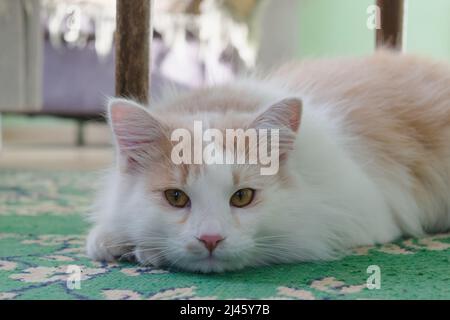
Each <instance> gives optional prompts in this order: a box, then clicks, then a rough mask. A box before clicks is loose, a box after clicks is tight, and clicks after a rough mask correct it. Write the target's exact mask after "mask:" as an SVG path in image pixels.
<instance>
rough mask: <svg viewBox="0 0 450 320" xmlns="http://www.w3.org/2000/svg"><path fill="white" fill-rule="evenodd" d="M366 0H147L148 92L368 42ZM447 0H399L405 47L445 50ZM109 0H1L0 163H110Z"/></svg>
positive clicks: (440, 54)
mask: <svg viewBox="0 0 450 320" xmlns="http://www.w3.org/2000/svg"><path fill="white" fill-rule="evenodd" d="M374 2H375V1H374V0H155V1H154V8H153V9H154V10H153V28H154V32H153V43H152V48H151V70H152V72H151V90H150V91H151V97H152V99H157V98H158V97H160V96H161V95H162V94H163V91H164V88H165V87H167V86H171V87H176V88H177V87H179V88H187V89H190V88H196V87H200V86H203V85H208V84H211V83H220V82H224V81H229V80H231V79H233V77H235V76H236V75H237V74H238V73H240V72H245V71H248V70H253V69H254V68H255V66H258V69H263V70H264V69H266V70H267V69H271V68H273V67H274V66H276V65H278V64H280V63H282V62H283V61H286V60H290V59H301V58H304V57H321V56H328V57H330V56H338V55H361V54H365V53H370V52H372V51H373V50H374V47H375V34H374V30H371V29H370V28H369V27H368V26H367V20H368V19H369V15H370V12H368V8H369V7H370V6H371V5H373V4H374ZM449 18H450V1H449V0H428V1H424V0H408V1H407V2H406V22H405V37H404V50H405V51H408V52H416V53H421V54H425V55H428V56H432V57H436V58H439V59H444V60H447V61H450V36H449V31H450V19H449ZM114 30H115V1H114V0H41V1H39V0H0V114H1V116H0V117H1V118H0V121H1V125H0V132H1V137H0V139H1V140H0V141H1V152H0V170H1V169H43V170H48V169H62V170H66V169H67V170H72V169H76V170H79V169H81V170H92V169H97V168H102V167H104V166H106V165H107V164H108V163H110V161H111V159H112V150H111V146H110V135H109V131H108V128H107V126H106V125H105V123H104V122H103V120H102V116H101V115H102V113H103V110H104V105H105V100H106V97H108V96H112V95H113V94H114V60H115V57H114Z"/></svg>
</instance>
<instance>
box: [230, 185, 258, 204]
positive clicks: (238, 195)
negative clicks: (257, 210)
mask: <svg viewBox="0 0 450 320" xmlns="http://www.w3.org/2000/svg"><path fill="white" fill-rule="evenodd" d="M254 195H255V190H253V189H250V188H245V189H240V190H238V191H236V192H235V193H234V194H233V195H232V196H231V199H230V204H231V205H232V206H234V207H238V208H242V207H245V206H248V205H249V204H250V203H251V202H252V201H253V197H254Z"/></svg>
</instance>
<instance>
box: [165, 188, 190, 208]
mask: <svg viewBox="0 0 450 320" xmlns="http://www.w3.org/2000/svg"><path fill="white" fill-rule="evenodd" d="M164 195H165V196H166V199H167V202H169V203H170V205H172V206H174V207H177V208H184V207H186V205H188V203H189V197H188V196H187V194H186V193H184V191H181V190H179V189H168V190H166V191H164Z"/></svg>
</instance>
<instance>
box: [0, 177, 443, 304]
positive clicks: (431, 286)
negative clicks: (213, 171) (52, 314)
mask: <svg viewBox="0 0 450 320" xmlns="http://www.w3.org/2000/svg"><path fill="white" fill-rule="evenodd" d="M96 180H97V176H96V175H95V174H92V173H80V172H72V173H69V172H58V173H48V172H12V171H7V172H5V171H4V172H0V299H198V298H201V299H246V298H256V299H260V298H265V299H428V298H435V299H450V234H446V235H437V236H433V237H429V238H425V239H405V240H402V241H398V242H396V243H392V244H388V245H383V246H377V247H371V248H358V249H356V250H354V252H353V254H352V255H350V256H348V257H346V258H344V259H342V260H339V261H335V262H329V263H321V264H312V263H304V264H297V265H279V266H273V267H264V268H259V269H246V270H244V271H240V272H233V273H227V274H215V275H201V274H190V273H182V272H174V271H172V272H169V271H166V270H160V269H152V268H139V267H137V266H135V265H133V264H130V263H118V264H101V263H96V262H92V261H90V260H89V259H87V258H86V256H85V254H84V237H85V234H86V232H87V229H88V224H87V223H86V222H85V221H84V220H83V219H82V216H81V215H82V213H83V212H85V211H86V208H87V207H88V206H89V204H90V202H91V200H92V191H93V190H92V187H93V184H94V182H95V181H96ZM73 265H75V266H78V267H79V268H81V269H80V270H81V271H82V278H81V282H80V288H79V289H78V288H73V286H71V284H73V282H71V281H68V280H70V279H72V278H70V277H71V273H70V272H68V271H70V270H71V269H70V267H69V266H73ZM370 265H377V266H378V267H379V268H380V270H381V278H380V279H381V287H380V289H372V290H370V289H368V288H367V285H366V283H367V279H368V278H369V276H370V275H371V274H369V273H367V268H368V267H369V266H370ZM68 284H69V286H68ZM71 288H72V289H71Z"/></svg>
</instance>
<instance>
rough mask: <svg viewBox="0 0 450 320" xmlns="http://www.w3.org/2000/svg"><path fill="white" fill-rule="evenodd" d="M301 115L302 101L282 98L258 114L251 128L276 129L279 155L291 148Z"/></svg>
mask: <svg viewBox="0 0 450 320" xmlns="http://www.w3.org/2000/svg"><path fill="white" fill-rule="evenodd" d="M301 116H302V101H301V100H300V99H298V98H287V99H283V100H281V101H279V102H277V103H275V104H273V105H271V106H270V107H269V108H267V109H266V110H264V111H263V112H262V113H261V114H259V115H258V116H257V117H256V119H255V120H254V121H253V122H252V124H251V126H250V127H251V128H255V129H269V130H270V129H278V130H279V150H280V157H285V154H286V152H287V151H289V150H292V148H293V143H294V141H295V138H296V135H297V131H298V129H299V127H300V121H301Z"/></svg>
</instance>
